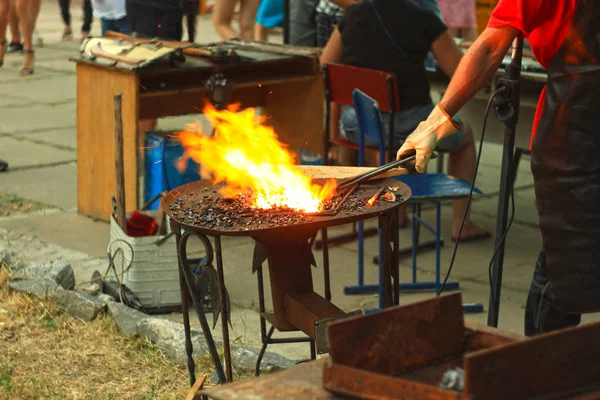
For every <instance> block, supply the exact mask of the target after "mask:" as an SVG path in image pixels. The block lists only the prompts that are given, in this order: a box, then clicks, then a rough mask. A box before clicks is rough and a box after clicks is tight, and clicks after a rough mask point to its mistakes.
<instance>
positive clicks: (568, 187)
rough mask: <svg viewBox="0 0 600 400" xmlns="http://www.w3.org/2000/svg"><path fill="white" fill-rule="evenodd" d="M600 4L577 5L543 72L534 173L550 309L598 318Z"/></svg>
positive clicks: (590, 0)
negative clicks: (544, 80) (544, 81)
mask: <svg viewBox="0 0 600 400" xmlns="http://www.w3.org/2000/svg"><path fill="white" fill-rule="evenodd" d="M599 28H600V0H579V1H578V2H577V8H576V10H575V12H574V17H573V20H572V23H571V26H570V28H569V31H568V33H567V36H566V38H565V40H564V42H563V44H562V46H561V47H560V49H559V51H558V52H557V53H556V55H555V56H554V58H553V59H552V61H551V62H550V65H549V67H548V83H547V87H546V95H545V105H544V106H543V109H542V114H541V117H540V120H539V124H538V127H537V131H536V133H535V137H534V139H533V145H532V159H531V170H532V172H533V177H534V182H535V192H536V198H537V203H538V212H539V221H540V228H541V231H542V237H543V241H544V248H545V249H546V254H547V263H548V269H549V277H550V282H551V288H552V295H553V301H554V304H555V305H556V306H557V307H558V308H560V309H561V310H563V311H565V312H572V313H583V312H593V311H598V310H600V29H599Z"/></svg>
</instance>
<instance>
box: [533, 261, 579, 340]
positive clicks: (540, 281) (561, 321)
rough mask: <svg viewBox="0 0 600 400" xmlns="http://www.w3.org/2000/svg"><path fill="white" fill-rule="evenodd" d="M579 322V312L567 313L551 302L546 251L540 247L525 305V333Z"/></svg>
mask: <svg viewBox="0 0 600 400" xmlns="http://www.w3.org/2000/svg"><path fill="white" fill-rule="evenodd" d="M580 323H581V315H580V314H568V313H566V312H564V311H561V310H560V309H558V308H557V307H556V306H555V305H554V303H553V302H552V289H551V287H550V274H549V272H548V264H547V262H546V251H545V250H544V249H542V251H540V254H539V256H538V259H537V262H536V264H535V271H534V272H533V280H532V281H531V287H530V288H529V295H528V296H527V305H526V306H525V335H527V336H535V335H539V334H540V333H544V332H549V331H554V330H557V329H562V328H568V327H570V326H577V325H579V324H580Z"/></svg>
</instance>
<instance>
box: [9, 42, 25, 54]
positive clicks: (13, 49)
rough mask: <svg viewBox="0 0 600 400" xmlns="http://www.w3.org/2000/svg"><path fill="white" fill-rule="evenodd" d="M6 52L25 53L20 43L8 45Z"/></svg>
mask: <svg viewBox="0 0 600 400" xmlns="http://www.w3.org/2000/svg"><path fill="white" fill-rule="evenodd" d="M6 52H7V53H16V52H23V45H22V44H21V43H18V42H10V44H9V45H8V48H7V49H6Z"/></svg>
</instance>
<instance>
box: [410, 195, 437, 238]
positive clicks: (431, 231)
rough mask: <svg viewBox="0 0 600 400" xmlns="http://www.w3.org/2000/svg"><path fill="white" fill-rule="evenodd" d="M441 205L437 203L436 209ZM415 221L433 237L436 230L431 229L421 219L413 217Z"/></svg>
mask: <svg viewBox="0 0 600 400" xmlns="http://www.w3.org/2000/svg"><path fill="white" fill-rule="evenodd" d="M440 206H441V204H440V203H437V205H436V207H440ZM415 219H416V220H417V221H418V222H419V224H421V225H423V227H424V228H425V229H427V230H428V231H429V232H430V233H431V234H432V235H435V233H436V230H435V228H432V227H431V226H430V225H429V224H428V223H427V222H425V221H423V220H422V219H421V218H419V217H417V216H415Z"/></svg>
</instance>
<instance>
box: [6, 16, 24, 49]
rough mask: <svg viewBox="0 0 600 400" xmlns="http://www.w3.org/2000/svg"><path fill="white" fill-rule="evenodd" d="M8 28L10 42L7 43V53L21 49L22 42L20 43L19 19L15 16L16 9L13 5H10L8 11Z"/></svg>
mask: <svg viewBox="0 0 600 400" xmlns="http://www.w3.org/2000/svg"><path fill="white" fill-rule="evenodd" d="M8 28H9V29H10V43H9V45H8V50H6V52H7V53H16V52H19V51H21V52H22V51H23V43H21V32H20V31H19V19H18V18H17V11H16V10H15V7H14V6H13V7H10V12H9V13H8Z"/></svg>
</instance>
